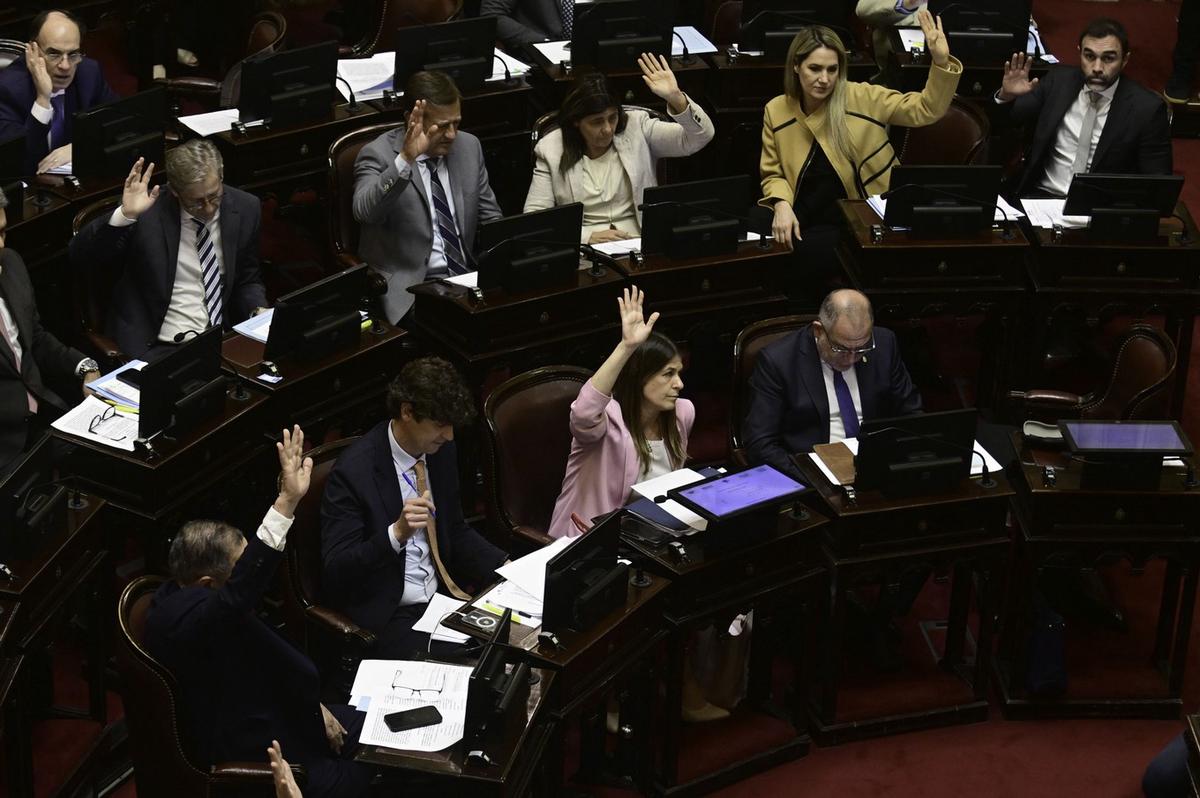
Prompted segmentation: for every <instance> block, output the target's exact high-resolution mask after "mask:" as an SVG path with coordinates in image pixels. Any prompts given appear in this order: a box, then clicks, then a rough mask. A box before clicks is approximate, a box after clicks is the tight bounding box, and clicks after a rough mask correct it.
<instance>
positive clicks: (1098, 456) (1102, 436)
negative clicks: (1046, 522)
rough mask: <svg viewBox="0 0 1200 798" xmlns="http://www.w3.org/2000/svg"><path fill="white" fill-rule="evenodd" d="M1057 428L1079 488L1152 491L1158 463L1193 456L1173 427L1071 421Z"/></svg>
mask: <svg viewBox="0 0 1200 798" xmlns="http://www.w3.org/2000/svg"><path fill="white" fill-rule="evenodd" d="M1058 428H1059V429H1060V430H1061V431H1062V436H1063V440H1064V441H1065V442H1066V444H1067V448H1068V449H1069V450H1070V452H1071V458H1072V461H1073V462H1075V463H1079V465H1080V474H1079V486H1080V487H1081V488H1087V489H1112V490H1153V489H1155V488H1157V487H1158V484H1159V480H1160V478H1161V475H1162V469H1163V459H1164V458H1167V457H1188V458H1190V457H1191V456H1192V454H1193V449H1192V444H1191V441H1189V440H1188V438H1187V436H1186V435H1185V434H1184V432H1183V429H1182V428H1181V427H1180V426H1179V422H1177V421H1090V420H1089V421H1084V420H1079V419H1073V420H1067V421H1060V422H1058ZM1190 478H1191V477H1189V479H1190Z"/></svg>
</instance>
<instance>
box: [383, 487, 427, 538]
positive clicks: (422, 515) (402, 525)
mask: <svg viewBox="0 0 1200 798" xmlns="http://www.w3.org/2000/svg"><path fill="white" fill-rule="evenodd" d="M435 512H436V508H435V507H434V506H433V495H432V494H431V493H430V492H429V491H425V492H424V493H422V494H421V495H420V496H419V497H416V498H412V499H405V500H404V509H403V510H401V511H400V517H399V518H397V519H396V523H394V524H392V534H393V535H395V536H396V542H397V543H400V544H401V545H403V544H404V543H405V542H406V541H407V540H408V539H409V538H411V537H412V536H413V535H415V534H416V533H417V531H418V530H421V529H427V528H428V527H429V519H430V518H432V517H433V514H434V513H435Z"/></svg>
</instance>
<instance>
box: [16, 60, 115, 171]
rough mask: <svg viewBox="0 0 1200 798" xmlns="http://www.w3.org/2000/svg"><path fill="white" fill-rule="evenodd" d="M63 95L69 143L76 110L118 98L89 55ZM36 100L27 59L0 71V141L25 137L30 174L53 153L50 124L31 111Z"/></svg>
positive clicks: (80, 65)
mask: <svg viewBox="0 0 1200 798" xmlns="http://www.w3.org/2000/svg"><path fill="white" fill-rule="evenodd" d="M63 96H64V98H65V99H64V100H63V107H64V108H65V110H66V122H67V141H68V142H69V141H71V124H72V121H73V120H72V116H73V115H74V113H75V112H76V111H86V110H88V109H89V108H91V107H93V106H96V105H102V104H103V103H107V102H112V101H113V100H115V99H117V95H116V94H115V93H114V92H113V90H112V89H111V88H109V86H108V83H107V82H105V80H104V74H103V73H102V72H101V71H100V64H98V63H97V62H95V61H93V60H92V59H90V58H85V59H83V60H82V61H80V62H79V66H78V67H77V68H76V69H75V79H74V80H72V81H71V85H69V86H67V89H66V92H64V94H63ZM36 99H37V91H36V90H35V89H34V88H33V76H32V75H30V74H29V67H27V66H26V65H25V59H24V58H20V59H18V60H16V61H14V62H13V63H11V64H9V66H8V68H6V69H4V70H0V141H7V140H8V139H11V138H14V137H16V136H20V135H24V136H25V161H26V163H25V166H26V169H27V170H28V172H29V174H33V173H34V172H35V171H37V165H38V163H39V162H40V161H41V160H42V159H43V158H45V157H46V155H47V154H49V152H50V145H49V143H48V142H49V139H48V136H49V134H50V126H49V125H43V124H42V123H41V122H39V121H38V120H36V119H34V117H33V114H31V113H30V112H29V110H30V109H31V108H33V102H34V100H36Z"/></svg>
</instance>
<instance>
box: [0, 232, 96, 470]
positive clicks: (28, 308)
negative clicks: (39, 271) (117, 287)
mask: <svg viewBox="0 0 1200 798" xmlns="http://www.w3.org/2000/svg"><path fill="white" fill-rule="evenodd" d="M0 299H3V300H4V303H5V304H6V305H7V306H8V312H9V313H10V314H11V315H12V317H13V321H14V322H16V325H17V334H18V338H19V341H20V344H21V353H22V354H21V371H20V373H18V372H17V367H16V361H15V360H14V359H13V353H12V350H11V349H9V348H8V342H7V341H5V340H4V336H3V335H2V334H0V473H2V472H3V471H4V467H5V465H7V464H8V463H11V462H12V461H13V459H14V458H15V457H16V456H17V455H19V454H20V453H21V448H22V447H23V446H24V444H25V434H26V432H25V421H24V419H25V416H26V415H27V414H28V412H29V404H28V400H27V399H26V396H25V393H26V391H28V392H29V393H32V394H33V395H34V397H35V398H36V399H37V400H38V402H39V404H40V407H39V410H43V411H45V410H49V409H51V408H53V409H54V411H56V414H57V413H62V412H63V411H65V410H66V409H67V407H68V403H70V404H72V405H73V404H74V403H75V402H78V401H79V399H81V398H82V397H81V396H80V395H79V394H78V393H77V394H75V395H73V396H69V397H67V398H66V399H65V400H64V398H63V397H60V396H59V395H58V394H56V393H55V392H54V391H53V390H52V389H51V388H50V387H48V386H47V385H46V382H45V381H46V380H50V381H52V382H54V383H55V384H62V385H63V386H64V387H65V386H66V385H70V384H78V382H79V381H78V380H76V379H75V367H76V366H78V365H79V361H81V360H83V359H84V357H86V355H84V354H83V353H82V352H80V351H79V350H77V349H72V348H71V347H69V346H65V345H63V343H62V342H61V341H59V340H58V339H57V338H55V337H54V336H53V335H51V334H50V333H49V332H47V331H46V330H45V328H43V327H42V322H41V320H40V319H39V318H38V312H37V303H36V300H35V298H34V295H33V286H32V285H31V284H30V282H29V273H28V272H27V271H26V270H25V262H24V261H23V260H21V256H20V255H18V254H17V253H16V252H15V251H14V250H11V249H0Z"/></svg>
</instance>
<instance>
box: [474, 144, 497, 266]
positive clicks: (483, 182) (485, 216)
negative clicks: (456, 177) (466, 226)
mask: <svg viewBox="0 0 1200 798" xmlns="http://www.w3.org/2000/svg"><path fill="white" fill-rule="evenodd" d="M475 147H476V149H478V151H479V179H478V182H477V183H476V184H475V191H476V196H477V197H479V211H478V213H479V221H481V222H490V221H492V220H493V219H499V218H500V217H501V216H503V214H502V213H501V212H500V204H499V203H498V202H496V194H495V192H493V191H492V183H491V179H490V178H489V177H488V170H487V164H486V163H485V162H484V159H483V145H482V144H479V143H478V140H476V143H475ZM474 243H475V242H473V241H472V242H471V245H472V246H474Z"/></svg>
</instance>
